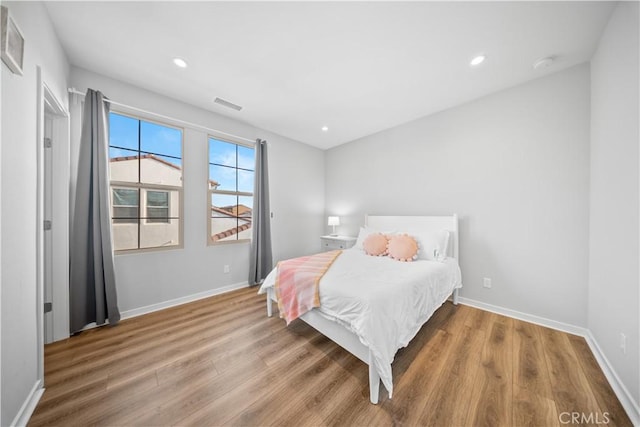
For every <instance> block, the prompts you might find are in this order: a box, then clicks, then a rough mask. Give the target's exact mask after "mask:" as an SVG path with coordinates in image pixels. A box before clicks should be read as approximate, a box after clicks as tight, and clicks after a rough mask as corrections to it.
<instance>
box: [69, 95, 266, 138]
mask: <svg viewBox="0 0 640 427" xmlns="http://www.w3.org/2000/svg"><path fill="white" fill-rule="evenodd" d="M67 92H69V93H70V94H73V95H80V96H86V94H85V93H82V92H80V91H79V90H77V89H76V88H74V87H70V88H68V89H67ZM104 101H105V102H108V103H110V104H111V105H118V106H120V107H124V108H128V109H131V110H133V111H137V112H139V113H143V114H149V115H151V116H155V117H159V118H162V119H165V120H170V121H172V122H177V123H181V124H183V125H186V126H187V127H190V128H195V129H200V130H204V131H206V132H211V133H217V134H220V135H224V136H229V137H232V138H235V139H239V140H242V141H246V142H249V143H251V144H255V142H256V141H255V140H254V139H249V138H245V137H243V136H238V135H234V134H232V133H227V132H223V131H221V130H218V129H212V128H208V127H206V126H202V125H198V124H196V123H191V122H187V121H185V120H180V119H176V118H174V117H169V116H164V115H162V114H158V113H154V112H153V111H147V110H143V109H142V108H138V107H133V106H131V105H127V104H123V103H121V102H116V101H113V100H111V99H108V98H105V100H104Z"/></svg>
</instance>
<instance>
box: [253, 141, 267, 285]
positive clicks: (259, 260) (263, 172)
mask: <svg viewBox="0 0 640 427" xmlns="http://www.w3.org/2000/svg"><path fill="white" fill-rule="evenodd" d="M255 156H256V166H255V181H254V187H253V212H252V216H253V218H252V222H253V226H252V230H253V232H252V240H251V255H250V260H249V285H257V284H260V283H262V281H263V280H264V278H265V277H267V274H269V272H270V271H271V269H272V268H273V255H272V251H271V211H270V208H269V170H268V165H267V157H268V156H267V141H263V140H260V139H258V140H257V141H256V148H255Z"/></svg>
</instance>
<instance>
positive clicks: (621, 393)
mask: <svg viewBox="0 0 640 427" xmlns="http://www.w3.org/2000/svg"><path fill="white" fill-rule="evenodd" d="M459 302H460V304H464V305H468V306H470V307H475V308H478V309H480V310H485V311H490V312H492V313H496V314H501V315H503V316H507V317H512V318H514V319H518V320H523V321H525V322H529V323H535V324H536V325H540V326H545V327H547V328H551V329H556V330H558V331H562V332H567V333H570V334H573V335H579V336H581V337H583V338H584V339H585V341H586V342H587V344H588V345H589V348H590V349H591V352H592V353H593V356H594V357H595V358H596V361H597V362H598V365H599V366H600V369H602V372H603V373H604V375H605V377H606V378H607V380H608V381H609V384H610V385H611V388H612V389H613V392H614V393H615V394H616V396H617V397H618V400H619V401H620V403H621V404H622V407H623V408H624V410H625V411H626V412H627V415H628V416H629V418H630V419H631V423H632V424H633V425H634V426H640V407H638V404H637V403H636V401H635V400H634V399H633V397H632V396H631V393H629V390H628V389H627V388H626V387H625V385H624V383H623V382H622V381H621V380H620V377H619V376H618V374H617V373H616V371H615V369H613V366H611V363H609V360H608V359H607V357H606V356H605V355H604V353H603V352H602V349H601V348H600V346H599V345H598V342H597V341H596V339H595V337H594V336H593V334H592V333H591V331H590V330H589V329H587V328H583V327H580V326H575V325H571V324H568V323H563V322H558V321H555V320H551V319H546V318H544V317H539V316H535V315H533V314H528V313H522V312H520V311H516V310H511V309H508V308H504V307H500V306H497V305H492V304H487V303H484V302H480V301H476V300H472V299H469V298H464V297H460V298H459Z"/></svg>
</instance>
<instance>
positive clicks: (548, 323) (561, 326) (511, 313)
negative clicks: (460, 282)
mask: <svg viewBox="0 0 640 427" xmlns="http://www.w3.org/2000/svg"><path fill="white" fill-rule="evenodd" d="M459 302H460V304H464V305H468V306H470V307H475V308H479V309H480V310H484V311H490V312H492V313H496V314H502V315H503V316H507V317H512V318H514V319H518V320H524V321H525V322H529V323H535V324H536V325H540V326H545V327H547V328H551V329H555V330H558V331H562V332H567V333H569V334H573V335H580V336H581V337H586V334H587V332H588V330H587V329H586V328H582V327H580V326H575V325H571V324H569V323H563V322H558V321H556V320H551V319H547V318H545V317H540V316H535V315H533V314H529V313H523V312H521V311H516V310H511V309H509V308H504V307H500V306H497V305H492V304H487V303H485V302H480V301H476V300H473V299H469V298H465V297H460V298H459Z"/></svg>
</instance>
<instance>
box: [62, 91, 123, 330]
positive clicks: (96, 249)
mask: <svg viewBox="0 0 640 427" xmlns="http://www.w3.org/2000/svg"><path fill="white" fill-rule="evenodd" d="M110 216H111V215H110V212H109V106H108V104H107V103H106V102H105V98H104V96H103V95H102V93H100V92H96V91H94V90H92V89H89V90H88V91H87V95H86V97H85V100H84V114H83V117H82V136H81V139H80V156H79V159H78V175H77V184H76V198H75V206H74V213H73V224H72V226H71V248H70V283H69V310H70V328H71V333H74V332H77V331H79V330H81V329H82V328H84V327H85V326H86V325H87V324H89V323H92V322H96V324H98V325H102V324H104V323H106V321H107V319H108V320H109V324H111V325H115V324H116V323H118V321H119V320H120V312H119V310H118V302H117V295H116V280H115V270H114V263H113V245H112V242H111V223H110Z"/></svg>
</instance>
